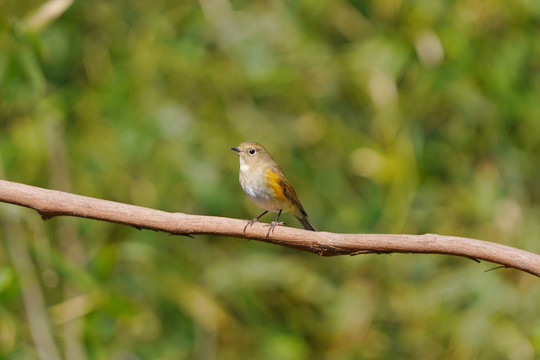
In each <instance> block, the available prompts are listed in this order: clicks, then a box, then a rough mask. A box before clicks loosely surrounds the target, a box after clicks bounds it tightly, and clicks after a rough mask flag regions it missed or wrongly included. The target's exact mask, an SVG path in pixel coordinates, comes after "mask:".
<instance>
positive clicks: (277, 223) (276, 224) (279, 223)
mask: <svg viewBox="0 0 540 360" xmlns="http://www.w3.org/2000/svg"><path fill="white" fill-rule="evenodd" d="M282 211H283V210H279V212H278V214H277V218H276V220H275V221H272V223H271V224H270V225H268V226H270V229H268V233H266V237H269V236H270V232H272V233H273V232H274V229H275V228H276V226H281V225H285V223H284V222H278V220H279V217H280V216H281V212H282Z"/></svg>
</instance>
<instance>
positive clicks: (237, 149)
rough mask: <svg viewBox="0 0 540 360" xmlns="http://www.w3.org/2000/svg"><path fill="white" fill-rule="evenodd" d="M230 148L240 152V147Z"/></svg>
mask: <svg viewBox="0 0 540 360" xmlns="http://www.w3.org/2000/svg"><path fill="white" fill-rule="evenodd" d="M231 150H234V151H236V152H237V153H239V152H240V149H239V148H237V147H232V148H231Z"/></svg>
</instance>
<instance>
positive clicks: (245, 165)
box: [231, 142, 317, 236]
mask: <svg viewBox="0 0 540 360" xmlns="http://www.w3.org/2000/svg"><path fill="white" fill-rule="evenodd" d="M231 150H234V151H236V152H237V153H238V157H239V160H240V185H242V189H244V191H245V193H246V194H247V195H248V196H249V198H250V199H251V200H252V201H253V202H254V203H255V204H256V205H257V206H259V207H260V208H262V209H264V210H265V211H264V212H263V213H262V214H261V215H259V216H257V217H256V218H254V219H253V220H250V221H249V222H248V223H247V225H246V226H245V227H244V231H246V229H247V227H248V226H250V225H253V224H254V223H255V222H257V221H259V219H260V218H261V217H262V216H263V215H264V214H266V213H267V212H269V211H272V212H277V213H278V215H277V218H276V220H275V221H273V222H272V223H271V224H270V229H268V234H267V236H269V235H270V232H273V231H274V229H275V227H276V226H277V225H283V223H280V222H278V221H279V217H280V215H281V213H282V212H283V211H285V212H290V213H292V214H293V215H294V216H295V217H296V218H297V219H298V221H300V224H302V226H303V227H304V229H306V230H312V231H317V230H315V227H314V226H313V225H312V224H311V223H310V222H309V219H308V215H307V213H306V211H305V210H304V207H303V206H302V204H301V203H300V200H298V196H297V195H296V192H295V191H294V189H293V187H292V185H291V183H290V182H289V180H287V178H286V177H285V174H283V171H282V170H281V168H280V167H279V165H278V164H277V163H276V161H275V160H274V159H273V158H272V156H271V155H270V154H269V153H268V151H266V149H265V148H264V147H263V146H262V145H260V144H257V143H255V142H244V143H241V144H240V145H238V147H232V148H231Z"/></svg>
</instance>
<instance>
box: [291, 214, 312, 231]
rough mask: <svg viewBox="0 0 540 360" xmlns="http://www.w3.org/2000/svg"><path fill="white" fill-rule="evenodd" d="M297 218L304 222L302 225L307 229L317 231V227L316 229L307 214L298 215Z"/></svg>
mask: <svg viewBox="0 0 540 360" xmlns="http://www.w3.org/2000/svg"><path fill="white" fill-rule="evenodd" d="M296 218H297V219H298V221H300V224H302V226H303V227H304V229H306V230H311V231H317V229H315V226H313V225H312V224H311V223H310V222H309V220H308V217H307V216H302V217H300V216H296Z"/></svg>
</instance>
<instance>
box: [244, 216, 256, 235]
mask: <svg viewBox="0 0 540 360" xmlns="http://www.w3.org/2000/svg"><path fill="white" fill-rule="evenodd" d="M246 221H247V224H246V226H244V233H246V229H247V228H248V226H253V224H255V223H256V222H259V218H258V217H256V218H254V219H251V220H246Z"/></svg>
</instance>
